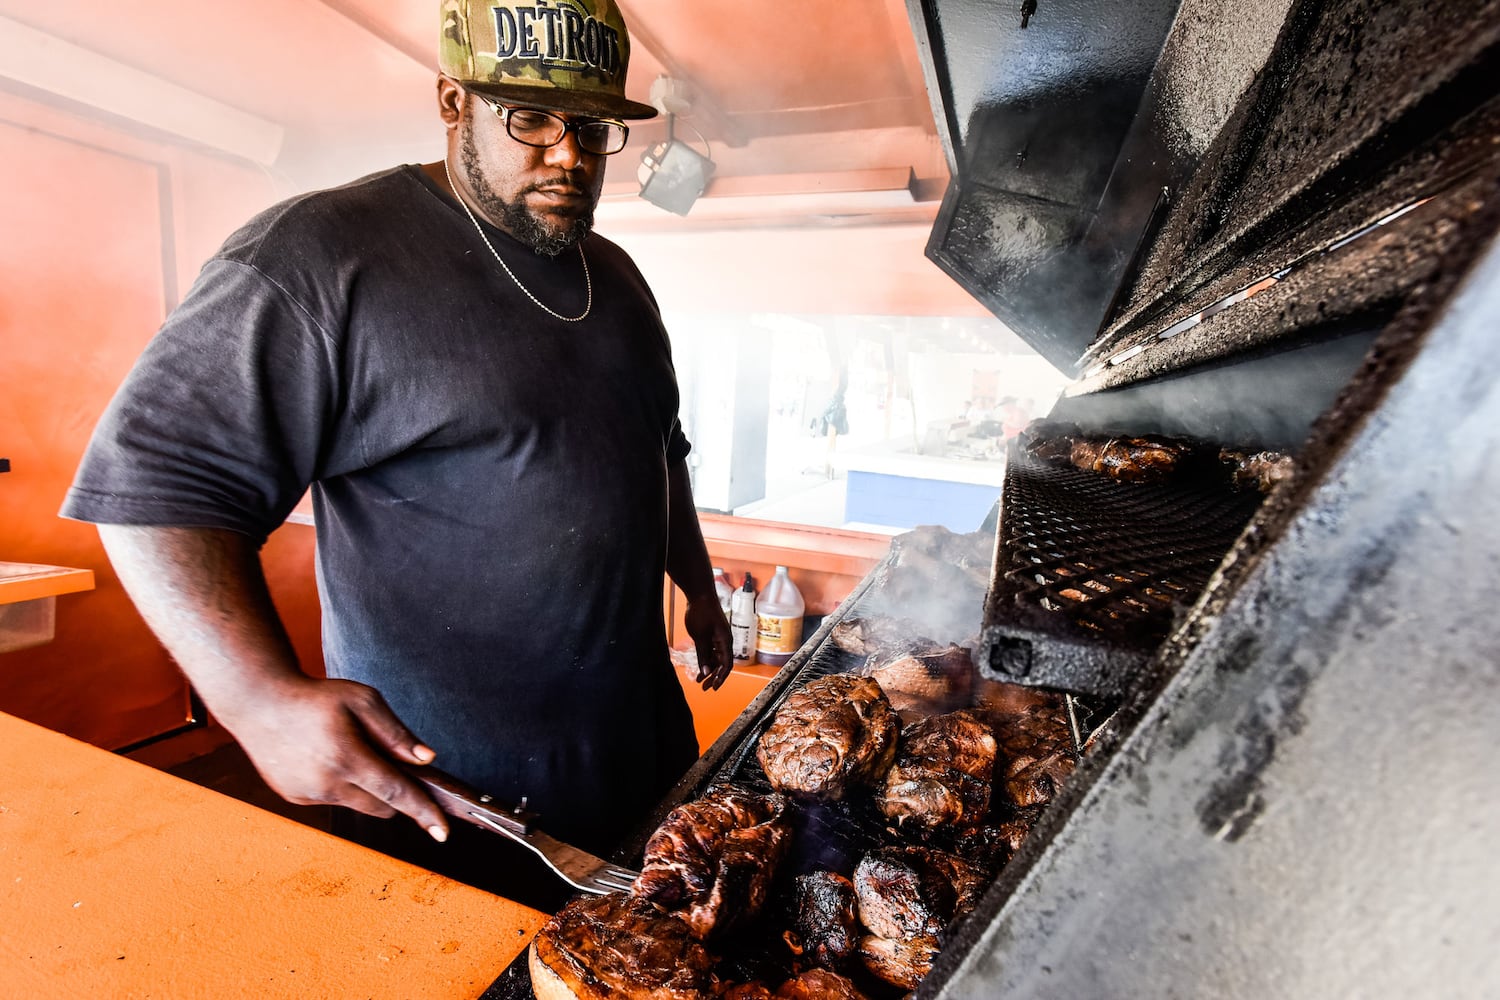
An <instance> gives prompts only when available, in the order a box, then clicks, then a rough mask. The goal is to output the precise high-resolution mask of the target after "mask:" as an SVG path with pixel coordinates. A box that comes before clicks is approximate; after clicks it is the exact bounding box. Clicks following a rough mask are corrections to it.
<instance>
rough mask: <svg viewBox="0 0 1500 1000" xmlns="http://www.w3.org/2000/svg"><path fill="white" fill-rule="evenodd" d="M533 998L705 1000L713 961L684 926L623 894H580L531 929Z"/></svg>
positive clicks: (714, 988) (713, 985) (711, 988)
mask: <svg viewBox="0 0 1500 1000" xmlns="http://www.w3.org/2000/svg"><path fill="white" fill-rule="evenodd" d="M528 963H529V965H530V969H531V983H532V990H533V992H535V994H536V997H537V1000H606V998H619V997H627V998H630V1000H709V998H710V997H713V996H715V995H716V994H717V992H718V981H717V977H716V976H715V975H714V966H715V964H716V963H717V958H716V957H715V956H714V955H712V954H711V953H710V952H708V951H707V950H706V949H705V948H704V947H703V945H701V944H699V943H698V941H697V940H695V939H694V938H693V936H692V932H691V929H690V928H689V927H688V925H687V924H686V923H685V922H684V921H682V920H679V919H677V918H676V917H671V916H665V915H663V914H662V913H661V912H660V911H659V910H657V909H656V908H655V907H654V906H652V905H651V904H650V903H648V902H646V901H645V900H643V899H637V898H635V897H633V896H630V895H628V894H626V893H611V894H609V895H607V896H580V897H578V898H576V899H574V900H573V901H571V902H570V903H568V905H566V906H564V907H563V908H562V909H561V910H559V911H558V913H557V915H556V916H554V917H553V918H552V919H551V920H549V921H547V923H546V924H545V925H544V926H543V927H542V929H541V930H540V931H538V932H537V936H536V938H535V939H534V940H533V941H532V943H531V950H530V954H529V956H528Z"/></svg>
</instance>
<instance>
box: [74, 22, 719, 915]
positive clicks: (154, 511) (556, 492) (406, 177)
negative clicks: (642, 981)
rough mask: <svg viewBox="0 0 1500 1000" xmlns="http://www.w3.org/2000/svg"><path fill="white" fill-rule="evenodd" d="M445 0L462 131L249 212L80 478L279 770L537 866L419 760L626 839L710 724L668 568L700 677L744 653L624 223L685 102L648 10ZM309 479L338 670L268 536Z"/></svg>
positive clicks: (449, 65) (126, 572)
mask: <svg viewBox="0 0 1500 1000" xmlns="http://www.w3.org/2000/svg"><path fill="white" fill-rule="evenodd" d="M539 10H540V11H543V12H544V13H545V15H546V16H545V17H544V16H542V15H540V14H538V11H539ZM442 11H443V31H442V58H441V69H442V74H441V75H440V76H439V78H438V83H437V98H438V110H439V114H440V116H441V119H442V122H443V125H444V127H445V129H446V130H447V150H446V155H445V158H444V160H443V161H442V162H439V163H431V164H426V165H424V166H421V167H416V166H407V167H402V168H398V169H395V170H390V171H386V172H383V173H380V174H375V175H372V176H370V177H366V178H363V179H361V180H359V181H355V182H353V183H352V184H349V185H346V186H344V187H341V188H336V189H333V190H330V191H323V192H315V193H313V194H309V195H305V196H301V197H297V198H293V199H291V200H289V201H287V202H284V203H282V204H280V205H277V206H275V207H273V208H271V209H269V210H267V211H266V212H264V213H262V214H261V215H259V216H258V217H256V218H255V219H254V220H252V221H251V222H250V223H249V224H248V225H246V226H245V227H244V228H243V229H241V230H240V231H239V232H238V233H236V234H234V235H233V236H231V237H230V239H229V240H228V242H227V243H226V244H225V245H224V247H223V248H222V249H221V250H220V252H219V253H218V254H217V255H216V256H215V257H214V259H213V260H211V261H210V262H209V263H208V264H207V265H206V266H205V267H204V270H203V272H202V274H201V275H200V277H199V279H198V281H197V282H196V283H195V284H194V286H193V288H192V290H191V291H190V292H189V294H188V295H187V297H186V299H185V300H184V301H183V303H182V304H181V306H180V307H178V308H177V309H176V310H175V311H174V313H173V314H172V315H171V316H170V317H169V318H168V320H167V322H166V323H165V325H164V326H163V328H162V330H161V331H160V332H159V333H158V334H157V336H156V338H155V339H154V340H153V341H152V342H151V344H150V345H149V346H148V347H147V349H146V351H145V352H144V354H143V355H142V357H141V359H140V360H139V362H138V363H137V365H136V368H135V370H134V371H132V373H131V375H130V377H129V378H128V379H127V380H126V382H125V384H124V385H123V386H122V387H121V389H120V392H119V394H118V395H117V397H116V399H115V400H114V401H113V402H112V403H111V405H110V408H109V410H108V411H107V412H106V414H105V416H104V417H103V419H102V420H101V423H100V426H99V428H98V429H97V430H96V432H95V437H94V440H93V442H92V443H91V445H90V449H89V451H88V453H87V455H86V456H85V458H84V461H83V464H82V466H81V468H80V470H79V474H78V479H77V481H76V483H75V484H74V488H73V489H72V490H71V491H70V493H69V496H68V499H67V501H66V503H65V506H64V509H63V513H64V514H65V515H66V516H70V517H75V518H80V519H83V520H89V521H94V522H97V523H99V525H100V529H99V530H100V535H101V537H102V539H103V541H104V544H105V547H106V550H107V551H108V553H109V556H110V559H111V562H112V563H113V564H114V566H115V567H116V569H117V571H118V573H119V575H120V579H121V581H122V582H123V583H124V585H125V587H126V589H127V590H128V591H129V593H130V594H131V597H132V598H133V599H134V601H135V602H136V604H137V606H138V607H139V608H140V610H141V613H142V614H143V616H144V617H145V618H146V620H147V622H148V623H149V624H150V625H151V626H152V628H153V629H154V630H155V632H156V634H157V635H158V636H159V637H160V638H161V639H162V641H163V643H164V644H165V645H166V646H167V648H168V650H169V651H170V652H171V653H172V655H173V656H174V658H175V659H176V660H177V662H178V663H179V664H181V666H182V668H183V670H184V671H185V672H186V673H187V675H188V677H189V679H190V680H191V681H192V683H193V684H194V686H195V687H196V689H197V690H198V692H199V693H200V694H201V696H202V698H203V700H204V702H205V703H206V704H207V705H208V707H209V709H210V710H211V711H212V712H213V713H214V715H215V716H216V717H217V718H218V720H219V721H220V722H221V723H222V724H223V725H224V726H225V727H226V728H227V729H228V730H229V731H230V732H231V733H232V734H233V735H234V736H235V737H236V739H237V740H238V741H239V742H240V743H241V744H242V745H243V747H244V749H245V750H246V752H247V753H248V754H249V756H250V758H251V760H252V761H253V762H254V763H255V766H256V767H257V769H258V770H259V771H260V773H261V774H262V775H263V776H264V777H265V779H266V781H267V782H268V783H269V784H270V785H271V787H272V788H274V789H275V790H276V791H277V792H278V793H280V794H281V795H283V796H284V797H286V798H287V799H289V800H291V801H293V802H298V803H304V804H307V803H330V804H333V805H336V806H342V807H346V808H347V809H348V810H352V811H353V812H350V813H345V812H343V811H342V810H337V811H336V816H337V817H339V821H340V823H341V826H340V829H341V830H342V829H344V828H345V825H347V826H348V827H349V829H348V831H347V832H349V834H350V835H352V836H355V837H357V839H361V840H363V841H364V842H366V843H370V844H372V845H375V846H379V847H381V848H382V849H385V850H388V851H390V852H391V853H398V854H401V855H403V856H406V857H409V858H411V859H413V860H416V861H418V862H419V863H422V864H426V865H428V866H429V867H433V868H436V869H438V870H440V871H446V872H447V873H449V874H453V875H454V876H455V877H459V878H463V879H465V880H467V881H471V882H474V883H475V884H480V885H484V886H485V887H486V888H494V889H496V890H498V891H502V892H509V893H511V894H513V895H517V896H520V897H523V898H525V896H526V893H527V892H531V890H530V889H522V890H520V891H516V892H511V890H512V888H513V887H514V886H515V885H516V882H517V879H520V877H521V876H520V875H519V874H517V871H518V869H519V867H520V866H521V864H522V862H521V861H520V860H519V859H518V856H517V853H516V852H519V853H520V854H521V855H524V852H523V851H520V849H518V848H517V849H515V851H513V852H512V853H510V854H506V853H505V850H504V849H505V848H506V847H507V844H508V842H506V841H504V840H502V839H501V838H499V837H497V836H495V835H492V834H484V833H481V832H479V831H477V830H473V829H470V828H468V827H467V826H466V825H464V824H456V825H454V826H452V827H450V825H449V823H448V821H447V820H446V819H445V818H444V815H443V813H442V812H441V811H440V810H439V809H438V808H437V806H436V805H434V803H433V801H432V800H431V799H430V798H429V797H428V796H427V795H425V794H424V793H423V791H422V788H421V786H420V785H419V784H418V783H417V782H415V781H414V780H412V778H411V777H410V776H409V775H407V774H405V773H403V770H402V768H400V767H398V766H397V762H402V763H404V764H407V765H420V764H425V763H427V762H429V761H432V760H434V758H436V762H437V764H438V765H439V766H441V767H442V768H443V769H444V770H446V771H449V772H451V773H453V774H454V775H456V776H457V777H459V778H460V779H462V780H464V781H466V782H467V783H469V784H471V785H474V786H476V787H478V788H480V789H482V790H484V791H486V792H489V793H491V794H494V795H496V796H497V797H500V798H508V799H510V800H512V801H516V800H519V799H520V798H521V797H522V796H525V797H526V798H527V802H528V805H529V806H530V808H531V809H533V810H534V811H536V812H538V813H539V814H540V815H541V824H542V826H543V828H544V829H546V830H547V831H548V832H549V833H552V834H553V835H554V836H558V837H560V838H563V839H568V840H573V841H576V842H578V843H580V844H581V845H583V846H585V847H587V848H592V849H594V850H596V851H598V850H606V849H608V848H609V847H610V846H611V844H612V843H613V842H614V841H615V840H616V839H617V838H618V837H619V836H621V835H622V833H623V832H625V831H626V830H627V829H629V828H630V827H632V826H633V825H635V824H636V823H638V822H639V821H640V820H641V819H642V818H644V814H645V812H646V811H647V810H648V808H649V807H650V806H651V805H652V804H653V803H655V802H656V801H658V800H659V798H660V797H661V795H662V794H663V793H664V792H665V791H666V790H667V789H668V788H669V787H670V786H671V784H672V783H673V782H674V781H675V779H676V778H677V777H679V776H680V775H681V773H682V772H683V771H684V770H685V769H686V768H687V766H688V765H689V764H691V762H692V761H693V759H694V758H695V757H696V753H697V751H696V742H695V740H694V736H693V729H692V720H691V715H690V713H689V712H688V709H687V704H686V701H685V699H684V697H683V695H682V691H681V689H680V687H678V685H677V684H676V679H675V676H674V674H673V673H672V668H671V665H670V662H669V660H668V655H667V647H666V642H665V637H664V624H663V621H662V616H661V587H662V574H663V571H664V569H665V570H666V571H667V572H669V573H670V575H671V577H672V579H673V581H674V582H675V583H676V584H677V585H678V586H679V587H681V588H682V590H683V591H684V592H685V593H686V594H687V595H688V601H689V603H688V611H687V629H688V631H689V633H690V634H691V635H692V637H693V638H694V640H695V643H696V646H697V651H698V657H699V661H698V662H699V664H700V667H699V670H698V678H697V679H698V680H699V681H700V682H701V683H702V684H703V686H704V687H705V688H717V687H718V686H719V685H721V684H722V683H723V681H724V679H725V677H726V676H727V674H728V671H729V669H730V666H731V665H732V659H731V656H730V641H729V631H728V626H727V623H726V622H725V621H724V616H723V613H722V611H721V610H720V608H719V603H718V599H717V595H716V593H715V590H714V585H713V576H712V572H711V568H710V565H709V559H708V555H707V552H706V549H705V547H704V543H703V538H702V535H701V533H700V531H699V527H698V523H697V518H696V514H695V512H694V508H693V504H692V495H691V488H690V486H689V481H688V474H687V467H686V463H685V461H684V458H685V455H686V454H687V450H688V443H687V441H686V440H685V439H684V437H683V435H682V431H681V429H680V427H679V425H678V421H677V405H678V394H677V386H676V382H675V377H674V374H673V371H672V366H671V359H670V355H669V350H668V344H667V339H666V334H665V331H664V330H663V328H662V325H661V320H660V316H659V314H658V311H657V308H656V304H655V301H654V299H653V298H652V296H651V294H650V292H649V290H648V289H647V287H646V285H645V282H644V280H643V279H642V277H641V275H640V274H639V272H638V271H637V270H636V269H635V267H634V265H633V264H632V263H631V262H630V260H629V259H628V258H627V257H626V256H625V254H624V253H623V252H622V251H621V250H620V249H619V248H618V247H616V246H615V245H614V244H612V243H610V242H608V241H606V240H604V239H602V238H601V237H599V236H596V235H592V234H591V233H590V226H591V223H592V217H593V209H594V205H595V204H596V202H597V200H598V197H599V192H600V186H601V184H602V181H603V173H604V159H605V157H606V156H607V155H609V154H611V153H614V152H618V151H619V149H620V148H621V147H622V146H623V145H624V141H625V132H626V126H625V125H624V124H623V122H624V121H625V120H628V119H635V118H644V117H649V116H651V115H653V114H655V112H654V110H653V109H652V108H650V107H649V106H647V105H642V104H638V103H636V102H633V101H629V100H627V99H626V98H625V96H624V86H625V69H626V64H627V60H628V56H629V42H628V39H627V37H626V34H625V27H624V23H623V21H622V20H621V19H620V16H619V13H618V12H617V11H615V10H614V9H613V6H612V2H611V0H566V2H554V3H552V4H550V5H549V6H547V7H545V8H543V7H540V6H531V5H528V4H524V3H498V2H497V3H488V4H479V3H473V4H471V3H469V2H468V0H444V2H443V4H442ZM309 486H310V487H311V489H312V496H313V504H314V517H315V521H316V524H317V532H318V535H317V538H318V581H319V591H320V595H321V598H322V603H323V644H324V652H325V660H326V665H327V672H328V679H326V680H324V679H315V678H311V677H308V676H307V675H305V674H304V673H303V672H302V671H301V670H300V669H299V668H298V665H297V663H296V661H295V657H294V654H293V652H292V650H291V646H290V644H289V642H288V640H287V637H286V634H285V632H284V630H283V628H282V626H281V623H280V621H279V619H278V618H277V615H276V612H275V610H274V608H273V607H272V605H271V602H270V599H269V597H268V595H267V590H266V584H265V579H264V576H263V574H262V572H261V567H260V563H259V558H258V548H259V546H260V545H261V543H263V541H264V539H265V537H266V535H267V534H268V533H269V532H270V531H272V530H273V529H275V528H276V527H277V526H278V525H279V524H281V523H282V521H283V520H284V519H285V517H286V515H287V513H288V512H289V511H290V510H291V509H292V507H293V506H294V505H295V504H296V503H297V502H298V500H299V498H300V497H301V496H302V495H303V493H304V491H305V490H306V489H307V488H308V487H309ZM398 813H400V814H404V816H405V817H410V819H409V820H408V819H406V818H404V817H396V818H395V819H393V820H392V819H384V818H385V817H393V816H396V814H398ZM356 814H364V815H365V816H368V817H377V818H380V819H377V820H375V821H370V822H358V821H354V822H347V823H346V821H350V820H351V819H354V820H357V817H356ZM410 820H415V821H416V824H417V826H413V825H412V824H411V822H410ZM419 828H420V830H425V831H427V832H428V833H429V834H430V836H431V838H432V840H428V839H427V837H426V836H425V835H422V834H421V833H420V831H419ZM413 833H416V836H412V834H413ZM450 833H451V834H452V840H451V841H449V836H450ZM433 841H449V842H448V843H447V844H445V845H444V846H443V847H442V848H441V849H439V848H437V847H436V846H435V845H434V844H433ZM496 875H498V876H499V877H498V878H495V877H493V876H496ZM537 898H540V897H538V896H536V895H535V893H532V895H531V896H530V899H532V900H535V899H537Z"/></svg>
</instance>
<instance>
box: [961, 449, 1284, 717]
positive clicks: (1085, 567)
mask: <svg viewBox="0 0 1500 1000" xmlns="http://www.w3.org/2000/svg"><path fill="white" fill-rule="evenodd" d="M1260 501H1261V496H1260V494H1258V493H1254V492H1248V491H1235V490H1233V489H1230V488H1229V487H1228V486H1225V485H1221V484H1220V483H1218V482H1214V481H1211V480H1208V479H1178V480H1171V481H1167V482H1161V483H1125V482H1118V481H1116V480H1114V479H1111V478H1109V477H1108V476H1105V475H1102V474H1100V473H1096V472H1088V471H1084V470H1082V469H1076V468H1073V467H1071V466H1069V467H1060V466H1054V465H1051V464H1049V463H1046V462H1043V461H1040V460H1038V459H1035V458H1032V457H1031V456H1030V455H1028V454H1026V453H1025V452H1024V451H1023V450H1021V449H1020V448H1018V447H1015V446H1012V448H1011V455H1010V460H1009V464H1008V465H1007V468H1006V475H1005V486H1004V488H1003V490H1002V493H1001V511H1000V524H999V529H998V530H999V544H998V546H997V554H996V558H995V575H994V579H993V582H992V584H991V587H990V593H989V595H988V597H987V599H986V602H985V614H984V631H983V637H982V643H981V654H980V670H981V672H983V673H984V674H985V675H986V676H989V677H992V678H994V679H996V680H1002V681H1011V682H1017V683H1025V684H1033V685H1038V686H1044V687H1055V688H1060V689H1063V690H1068V691H1075V692H1080V693H1086V694H1094V695H1103V696H1107V697H1119V696H1121V695H1122V694H1123V693H1124V687H1125V684H1126V682H1127V680H1128V678H1129V675H1130V673H1131V671H1132V669H1133V668H1135V667H1136V666H1138V665H1139V664H1140V663H1142V662H1144V661H1145V660H1146V659H1147V658H1148V657H1149V656H1150V654H1151V653H1152V651H1154V650H1155V648H1156V647H1157V646H1158V645H1160V644H1161V641H1162V640H1163V639H1165V638H1166V637H1167V635H1169V634H1170V633H1171V631H1172V628H1173V627H1174V626H1175V624H1176V623H1177V621H1178V619H1179V617H1180V616H1181V615H1183V614H1185V613H1186V611H1187V609H1188V608H1189V607H1190V606H1191V605H1192V603H1193V602H1194V601H1195V600H1196V599H1197V597H1198V595H1199V594H1200V593H1201V592H1202V590H1203V587H1204V585H1205V584H1207V583H1208V579H1209V577H1210V576H1211V575H1212V574H1213V571H1214V570H1215V569H1216V568H1217V567H1218V565H1219V563H1220V562H1221V561H1222V560H1223V558H1224V555H1225V553H1226V552H1228V551H1229V547H1230V546H1231V545H1232V544H1233V543H1234V540H1235V539H1236V538H1238V537H1239V534H1240V532H1241V531H1243V530H1244V527H1245V524H1246V523H1247V522H1248V521H1249V520H1250V516H1251V515H1252V514H1254V512H1255V510H1256V508H1257V507H1259V506H1260Z"/></svg>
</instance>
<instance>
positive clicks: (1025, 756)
mask: <svg viewBox="0 0 1500 1000" xmlns="http://www.w3.org/2000/svg"><path fill="white" fill-rule="evenodd" d="M995 739H996V742H997V743H998V744H999V751H1000V753H999V764H998V765H997V767H996V780H997V781H998V782H1000V784H1001V785H1002V787H1003V788H1004V789H1005V794H1006V796H1007V797H1008V798H1009V799H1010V801H1011V802H1012V803H1014V804H1015V805H1017V806H1020V807H1023V808H1024V807H1026V806H1039V805H1045V804H1046V803H1048V802H1050V801H1052V796H1053V795H1054V794H1055V793H1056V791H1057V789H1058V788H1059V787H1061V785H1062V783H1063V782H1064V781H1066V780H1067V778H1068V775H1070V774H1072V773H1073V768H1074V766H1075V765H1076V763H1077V760H1076V758H1075V757H1074V755H1073V734H1072V730H1071V729H1070V728H1069V727H1068V720H1067V714H1066V712H1065V711H1064V709H1063V707H1062V706H1061V705H1060V704H1059V705H1037V706H1033V707H1032V708H1030V709H1028V710H1027V711H1026V712H1025V713H1022V714H1019V715H1011V716H1008V717H1006V718H1005V719H1003V720H1002V721H1000V722H999V723H998V724H997V725H996V728H995Z"/></svg>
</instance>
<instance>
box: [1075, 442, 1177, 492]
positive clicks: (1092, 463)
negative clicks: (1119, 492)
mask: <svg viewBox="0 0 1500 1000" xmlns="http://www.w3.org/2000/svg"><path fill="white" fill-rule="evenodd" d="M1193 450H1194V449H1193V446H1192V445H1190V444H1189V443H1187V442H1183V441H1173V440H1169V439H1167V438H1150V437H1131V438H1083V439H1080V440H1077V441H1074V442H1073V449H1072V454H1071V458H1072V461H1073V464H1074V465H1076V466H1077V467H1078V468H1080V469H1083V470H1084V471H1086V472H1089V471H1092V472H1102V473H1103V474H1104V475H1106V476H1109V477H1110V478H1111V479H1119V480H1123V481H1125V482H1130V483H1154V482H1160V481H1161V480H1163V479H1166V478H1168V477H1169V476H1171V475H1172V474H1174V473H1175V472H1176V471H1177V469H1178V465H1179V463H1181V462H1182V461H1183V459H1184V458H1186V457H1187V456H1189V455H1190V454H1191V453H1192V452H1193Z"/></svg>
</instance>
